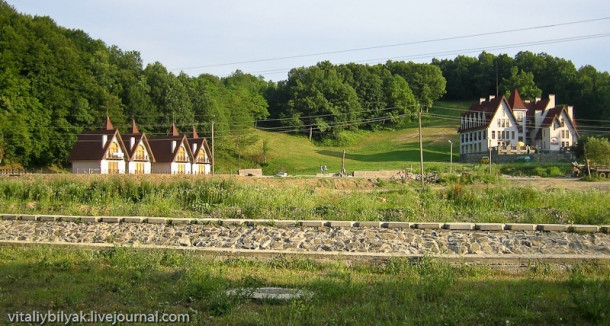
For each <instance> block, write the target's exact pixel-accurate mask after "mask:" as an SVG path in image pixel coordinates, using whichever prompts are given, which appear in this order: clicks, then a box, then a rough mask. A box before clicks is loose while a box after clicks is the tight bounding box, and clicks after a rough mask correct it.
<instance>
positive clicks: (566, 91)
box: [432, 51, 610, 121]
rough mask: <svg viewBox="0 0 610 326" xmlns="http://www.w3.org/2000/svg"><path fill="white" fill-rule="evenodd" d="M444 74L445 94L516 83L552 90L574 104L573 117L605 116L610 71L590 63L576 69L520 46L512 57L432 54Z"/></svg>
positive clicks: (503, 89)
mask: <svg viewBox="0 0 610 326" xmlns="http://www.w3.org/2000/svg"><path fill="white" fill-rule="evenodd" d="M432 64H433V65H435V66H437V67H439V68H440V69H441V71H442V72H443V76H444V77H445V78H446V79H447V93H446V94H445V96H444V99H445V100H471V99H476V98H479V97H485V96H486V95H489V94H496V92H498V93H499V95H503V94H508V92H510V91H511V90H512V89H514V88H519V92H520V94H521V95H522V97H524V98H526V99H534V98H535V97H541V96H544V97H546V96H547V95H548V94H556V95H557V98H558V100H559V101H560V103H558V104H569V105H574V107H575V116H576V118H577V119H593V120H597V121H599V120H609V119H610V75H609V74H608V72H607V71H597V70H596V69H595V68H594V67H593V66H589V65H587V66H583V67H581V68H579V69H577V68H576V67H575V66H574V64H573V63H572V62H571V61H570V60H566V59H562V58H558V57H553V56H551V55H549V54H546V53H538V54H535V53H532V52H529V51H523V52H519V53H517V54H516V55H515V56H514V57H510V56H508V55H506V54H501V55H494V54H491V53H487V52H483V53H481V54H480V55H479V56H478V58H475V57H468V56H458V57H456V58H455V59H443V60H438V59H433V60H432Z"/></svg>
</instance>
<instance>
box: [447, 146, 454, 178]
mask: <svg viewBox="0 0 610 326" xmlns="http://www.w3.org/2000/svg"><path fill="white" fill-rule="evenodd" d="M447 141H448V142H449V144H451V149H450V152H449V153H450V154H449V173H450V174H451V173H453V142H452V141H451V139H448V140H447Z"/></svg>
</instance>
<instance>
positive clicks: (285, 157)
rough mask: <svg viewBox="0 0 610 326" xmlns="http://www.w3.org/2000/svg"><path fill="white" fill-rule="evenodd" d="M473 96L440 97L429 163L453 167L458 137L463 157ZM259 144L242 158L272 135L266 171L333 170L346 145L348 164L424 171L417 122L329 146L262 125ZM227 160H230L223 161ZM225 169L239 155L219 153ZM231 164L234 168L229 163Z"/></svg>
mask: <svg viewBox="0 0 610 326" xmlns="http://www.w3.org/2000/svg"><path fill="white" fill-rule="evenodd" d="M469 104H470V102H464V103H463V102H439V103H437V104H436V105H435V107H433V108H431V109H430V110H429V112H428V113H429V114H430V115H428V116H425V117H424V120H423V122H422V125H423V146H424V161H425V163H426V165H425V167H424V168H425V169H428V168H431V169H448V168H449V164H448V162H449V156H450V155H449V153H450V144H449V142H448V140H452V141H453V142H454V146H453V161H454V162H456V161H457V160H458V159H459V149H458V147H457V146H458V134H457V128H458V125H459V123H458V120H457V118H458V117H459V114H460V112H462V111H464V110H467V108H468V105H469ZM256 134H257V135H258V137H259V141H258V142H257V144H255V145H253V146H252V147H251V149H250V152H249V155H248V156H249V158H250V159H251V161H250V162H245V161H242V167H252V166H253V165H256V162H257V161H260V160H261V157H262V144H263V140H266V141H267V142H268V145H269V151H268V152H267V163H268V165H267V166H265V167H264V168H263V172H264V173H265V174H275V173H277V172H278V171H285V172H288V173H289V174H291V175H300V174H315V173H319V172H320V166H321V165H326V166H327V167H328V173H337V172H339V171H340V170H341V157H342V152H343V150H344V149H345V150H346V160H345V167H346V170H347V171H348V172H352V171H354V170H388V169H405V168H410V167H413V169H414V170H415V171H419V138H418V128H417V122H416V121H415V122H413V123H411V124H410V125H409V126H408V127H407V128H405V129H402V130H387V131H377V132H370V131H359V132H355V133H348V134H347V136H346V138H349V139H350V141H349V144H348V145H345V146H324V145H321V144H315V143H313V142H311V141H309V139H308V138H307V136H306V135H295V134H287V133H275V132H266V131H261V130H256ZM223 164H224V166H223ZM218 166H219V169H220V171H224V172H234V168H237V162H236V161H235V160H234V159H230V158H225V157H219V159H218ZM227 167H229V168H227Z"/></svg>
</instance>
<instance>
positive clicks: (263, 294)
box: [226, 287, 313, 301]
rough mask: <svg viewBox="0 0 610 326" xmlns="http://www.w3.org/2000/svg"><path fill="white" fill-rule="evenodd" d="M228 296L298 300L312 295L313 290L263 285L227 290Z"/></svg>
mask: <svg viewBox="0 0 610 326" xmlns="http://www.w3.org/2000/svg"><path fill="white" fill-rule="evenodd" d="M226 293H227V295H229V296H245V297H248V298H250V299H253V300H278V301H288V300H298V299H301V298H303V297H311V296H313V292H311V291H306V290H298V289H288V288H278V287H263V288H237V289H231V290H228V291H227V292H226Z"/></svg>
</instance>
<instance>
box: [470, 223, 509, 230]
mask: <svg viewBox="0 0 610 326" xmlns="http://www.w3.org/2000/svg"><path fill="white" fill-rule="evenodd" d="M475 229H477V230H481V231H502V230H504V224H503V223H476V224H475Z"/></svg>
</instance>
